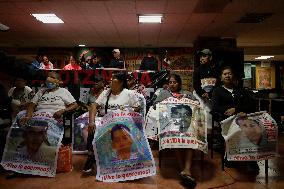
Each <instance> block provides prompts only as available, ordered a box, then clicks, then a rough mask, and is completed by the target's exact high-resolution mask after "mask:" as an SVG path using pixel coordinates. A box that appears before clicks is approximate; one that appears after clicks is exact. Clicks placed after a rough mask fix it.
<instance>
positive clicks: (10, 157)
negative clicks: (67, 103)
mask: <svg viewBox="0 0 284 189" xmlns="http://www.w3.org/2000/svg"><path fill="white" fill-rule="evenodd" d="M25 114H26V113H25V111H22V112H20V113H19V114H18V115H17V117H16V120H15V122H14V123H13V124H12V126H11V128H10V131H9V133H8V135H7V140H6V145H5V150H4V153H3V157H2V161H1V165H2V166H3V167H4V168H5V169H6V170H11V171H15V172H19V173H23V174H32V175H40V176H47V177H54V176H55V174H56V167H57V154H58V150H59V147H60V144H61V140H62V137H63V126H62V122H60V123H59V122H58V121H57V120H55V119H54V118H53V117H52V114H51V113H49V112H43V111H37V112H34V114H33V118H32V120H30V121H29V122H28V123H27V124H26V125H20V124H18V122H19V119H21V118H22V117H23V116H24V115H25Z"/></svg>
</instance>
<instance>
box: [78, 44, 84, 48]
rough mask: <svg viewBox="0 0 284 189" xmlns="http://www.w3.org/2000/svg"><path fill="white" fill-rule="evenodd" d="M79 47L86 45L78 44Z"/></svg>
mask: <svg viewBox="0 0 284 189" xmlns="http://www.w3.org/2000/svg"><path fill="white" fill-rule="evenodd" d="M78 46H79V47H85V46H86V45H84V44H80V45H78Z"/></svg>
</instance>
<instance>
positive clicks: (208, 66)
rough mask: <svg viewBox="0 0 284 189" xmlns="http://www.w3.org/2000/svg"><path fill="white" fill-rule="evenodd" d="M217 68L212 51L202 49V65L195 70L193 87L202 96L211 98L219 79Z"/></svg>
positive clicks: (204, 98) (207, 98)
mask: <svg viewBox="0 0 284 189" xmlns="http://www.w3.org/2000/svg"><path fill="white" fill-rule="evenodd" d="M217 73H218V72H217V68H216V66H215V64H213V62H212V51H211V50H210V49H203V50H202V51H200V66H199V67H198V68H197V69H194V72H193V88H194V90H195V92H196V93H197V94H198V96H199V97H200V98H202V99H203V100H209V99H210V98H211V94H212V90H213V87H214V86H215V84H216V81H217V78H218V76H217Z"/></svg>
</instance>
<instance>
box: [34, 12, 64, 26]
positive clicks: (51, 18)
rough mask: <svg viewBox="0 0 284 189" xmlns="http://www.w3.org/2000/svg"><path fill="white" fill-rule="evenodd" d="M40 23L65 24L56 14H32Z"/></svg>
mask: <svg viewBox="0 0 284 189" xmlns="http://www.w3.org/2000/svg"><path fill="white" fill-rule="evenodd" d="M31 15H32V16H33V17H35V18H36V19H37V20H38V21H41V22H43V23H45V24H62V23H64V22H63V21H62V20H61V19H60V18H58V17H57V16H56V15H55V14H31Z"/></svg>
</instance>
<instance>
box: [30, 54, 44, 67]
mask: <svg viewBox="0 0 284 189" xmlns="http://www.w3.org/2000/svg"><path fill="white" fill-rule="evenodd" d="M41 62H42V56H41V55H39V54H38V55H36V57H35V60H34V61H33V62H32V63H31V65H30V66H31V68H32V69H40V63H41Z"/></svg>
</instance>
